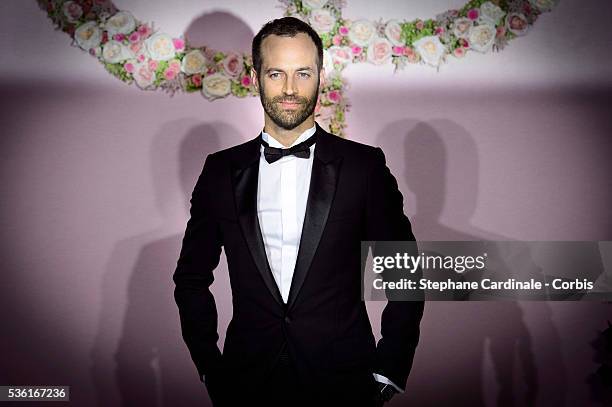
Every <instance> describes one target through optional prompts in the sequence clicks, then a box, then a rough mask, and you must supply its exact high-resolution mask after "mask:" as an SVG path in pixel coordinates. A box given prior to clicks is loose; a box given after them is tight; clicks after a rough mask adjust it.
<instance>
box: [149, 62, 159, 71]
mask: <svg viewBox="0 0 612 407" xmlns="http://www.w3.org/2000/svg"><path fill="white" fill-rule="evenodd" d="M157 65H158V62H157V61H156V60H154V59H151V60H150V61H149V69H150V70H151V71H154V70H156V69H157Z"/></svg>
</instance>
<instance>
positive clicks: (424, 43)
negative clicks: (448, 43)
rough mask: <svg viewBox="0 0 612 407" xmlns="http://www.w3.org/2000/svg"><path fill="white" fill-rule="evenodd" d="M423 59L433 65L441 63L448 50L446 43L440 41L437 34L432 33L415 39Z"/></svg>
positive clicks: (416, 46)
mask: <svg viewBox="0 0 612 407" xmlns="http://www.w3.org/2000/svg"><path fill="white" fill-rule="evenodd" d="M412 45H413V46H414V48H415V49H416V50H417V52H418V53H419V55H420V56H421V59H423V61H425V62H426V63H427V64H429V65H431V66H438V65H440V61H441V60H442V56H443V55H444V53H445V52H446V49H445V48H444V44H442V43H441V42H440V38H438V36H437V35H430V36H428V37H423V38H421V39H420V40H417V41H415V42H414V43H413V44H412Z"/></svg>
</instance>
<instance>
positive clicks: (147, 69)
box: [37, 0, 558, 136]
mask: <svg viewBox="0 0 612 407" xmlns="http://www.w3.org/2000/svg"><path fill="white" fill-rule="evenodd" d="M37 2H38V4H39V5H40V7H41V8H42V9H43V10H45V11H46V12H47V14H48V16H49V18H51V20H52V21H53V22H54V23H55V25H56V27H57V28H58V29H60V30H62V31H64V32H66V33H67V34H69V35H70V36H71V38H72V44H73V45H75V46H78V47H80V48H81V49H83V50H84V51H87V52H89V53H90V54H91V55H92V56H94V57H95V58H97V59H98V60H99V61H100V62H101V63H102V64H103V65H104V67H105V68H106V70H107V71H108V72H110V73H111V74H112V75H114V76H115V77H117V78H119V79H120V80H122V81H124V82H126V83H128V84H132V83H135V84H136V86H138V87H139V88H140V89H144V90H156V89H161V90H164V91H167V92H169V93H170V94H171V95H173V94H174V93H175V92H177V91H184V92H201V93H202V95H203V96H204V97H205V98H206V99H208V100H211V101H212V100H215V99H218V98H224V97H226V96H228V95H230V94H231V95H234V96H237V97H245V96H249V95H251V96H253V95H257V92H256V90H255V87H254V86H253V84H252V83H251V77H250V75H249V72H250V70H251V68H252V66H253V62H252V59H251V56H250V55H248V54H241V53H237V52H221V51H215V50H213V49H210V48H208V47H200V48H196V47H192V46H190V45H189V44H187V43H186V41H185V40H184V39H183V38H182V37H172V36H170V35H169V34H166V33H163V32H158V31H156V30H155V29H154V27H153V25H151V24H148V23H142V22H140V21H138V20H137V19H136V18H134V16H132V14H131V13H130V12H128V11H120V10H118V9H117V8H116V7H115V5H114V4H113V3H112V1H110V0H74V1H66V0H37ZM280 3H281V6H280V7H282V8H283V9H284V14H285V15H286V16H294V17H297V18H300V19H301V20H303V21H306V22H308V23H309V24H310V25H311V26H312V27H313V28H314V29H315V30H316V31H317V33H318V34H319V36H320V37H321V39H322V41H323V46H324V67H325V72H326V77H325V83H324V86H323V87H322V89H321V94H320V97H319V100H318V103H317V106H316V108H315V115H316V118H317V121H318V122H319V123H320V124H321V125H322V126H324V127H325V128H327V129H328V130H329V131H331V132H332V133H334V134H337V135H339V136H343V135H344V129H345V128H346V120H345V113H346V112H347V111H348V109H349V107H350V105H349V103H348V100H347V98H346V97H345V93H346V89H347V82H346V80H345V79H344V78H343V77H342V74H341V73H342V70H343V69H344V68H345V67H346V66H347V65H348V64H349V63H357V62H369V63H372V64H374V65H383V64H385V63H388V62H389V61H391V62H392V63H393V64H394V65H395V70H396V71H397V70H398V69H401V68H405V67H406V65H407V64H409V63H425V64H427V65H430V66H433V67H436V68H438V69H439V67H440V66H441V64H442V63H443V62H445V61H446V58H447V57H448V56H452V57H455V58H463V57H465V55H466V54H467V53H468V52H470V51H476V52H479V53H487V52H490V51H498V50H501V49H503V48H504V47H505V46H506V45H507V43H508V42H509V41H510V40H512V39H514V38H516V37H520V36H523V35H525V34H526V33H527V32H528V31H529V28H530V26H532V25H533V24H534V23H535V21H536V20H537V18H538V17H539V16H540V15H541V14H542V13H543V12H546V11H550V10H551V9H552V8H554V7H555V6H556V5H557V3H558V0H490V1H485V0H470V1H468V3H467V4H466V5H465V6H464V7H462V8H461V9H457V10H449V11H446V12H444V13H442V14H439V15H437V16H436V17H435V18H434V19H428V20H420V19H416V20H412V21H398V20H389V21H386V22H383V21H382V20H379V21H376V22H373V21H370V20H364V19H362V20H355V21H352V20H348V19H345V18H343V17H342V8H343V7H344V6H345V1H344V0H280Z"/></svg>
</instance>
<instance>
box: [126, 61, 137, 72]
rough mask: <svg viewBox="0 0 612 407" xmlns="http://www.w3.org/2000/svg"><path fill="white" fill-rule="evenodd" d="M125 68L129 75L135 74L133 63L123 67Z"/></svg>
mask: <svg viewBox="0 0 612 407" xmlns="http://www.w3.org/2000/svg"><path fill="white" fill-rule="evenodd" d="M123 68H124V69H125V70H126V71H127V72H129V73H134V70H135V69H134V64H133V63H131V62H127V63H126V64H125V65H123Z"/></svg>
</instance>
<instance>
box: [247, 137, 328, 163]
mask: <svg viewBox="0 0 612 407" xmlns="http://www.w3.org/2000/svg"><path fill="white" fill-rule="evenodd" d="M315 136H316V133H315V134H313V135H312V136H310V137H309V138H308V140H306V141H302V142H301V143H299V144H296V145H294V146H293V147H290V148H276V147H270V145H269V144H268V143H266V142H265V141H264V139H263V137H262V136H261V135H259V138H260V140H261V144H263V146H264V157H265V158H266V161H267V162H269V163H270V164H272V163H273V162H274V161H277V160H280V159H281V158H283V157H285V156H287V155H294V156H296V157H299V158H308V157H310V146H311V145H313V144H314V143H315V141H316V138H315Z"/></svg>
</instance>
